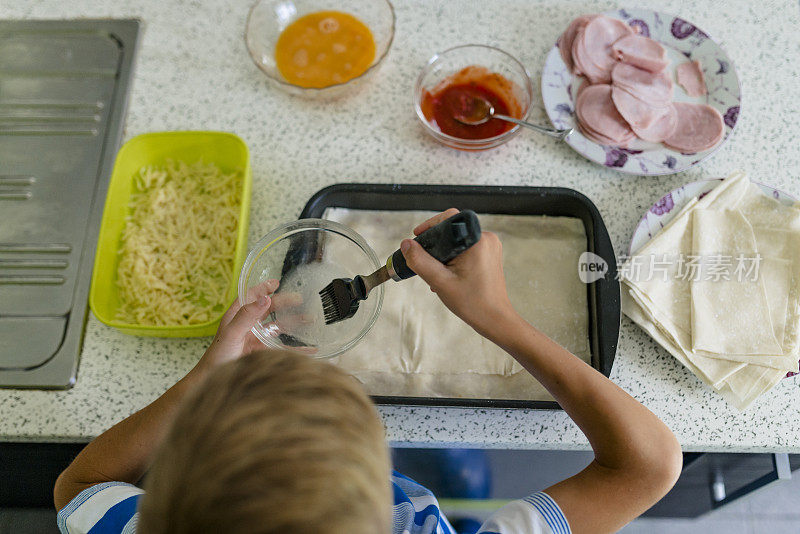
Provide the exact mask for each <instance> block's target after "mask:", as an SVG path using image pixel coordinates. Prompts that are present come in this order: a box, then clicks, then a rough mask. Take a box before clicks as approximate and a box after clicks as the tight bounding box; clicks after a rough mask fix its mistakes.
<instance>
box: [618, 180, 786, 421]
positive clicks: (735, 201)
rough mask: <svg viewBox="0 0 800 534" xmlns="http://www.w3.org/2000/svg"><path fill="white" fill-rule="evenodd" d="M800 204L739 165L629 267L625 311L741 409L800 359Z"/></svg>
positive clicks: (624, 272)
mask: <svg viewBox="0 0 800 534" xmlns="http://www.w3.org/2000/svg"><path fill="white" fill-rule="evenodd" d="M799 253H800V209H798V208H797V207H794V206H787V205H785V204H782V203H781V202H779V201H778V200H776V199H774V198H771V197H768V196H766V195H765V194H764V193H763V192H762V191H761V189H760V188H759V187H758V186H757V185H755V184H752V183H750V181H749V180H748V179H747V177H746V175H745V174H744V173H734V174H732V175H731V176H729V177H728V178H726V179H725V180H723V181H722V182H721V183H720V185H719V186H717V187H715V188H714V189H713V190H712V191H710V192H709V193H708V194H707V195H705V196H702V197H701V198H699V199H693V200H691V201H690V202H689V203H688V204H687V205H686V206H684V208H683V209H682V210H681V211H680V212H679V213H678V214H677V215H676V216H675V218H674V219H672V221H670V222H669V224H667V225H666V226H664V228H663V229H662V230H661V231H660V232H659V233H658V234H656V235H655V236H654V237H653V239H651V240H650V241H649V242H648V243H647V244H646V245H644V246H643V247H642V249H641V250H639V251H637V252H636V253H635V254H634V255H632V256H631V257H630V258H629V259H628V261H627V262H625V264H624V265H623V266H622V268H621V269H620V275H621V279H622V309H623V311H624V312H625V314H626V315H627V316H628V317H630V318H631V319H632V320H633V321H634V322H636V323H637V324H638V325H639V326H641V327H642V328H643V329H644V330H645V331H646V332H648V333H649V334H650V335H651V336H652V337H653V339H655V340H656V341H658V343H659V344H661V346H663V347H664V348H665V349H666V350H667V351H669V352H670V354H672V355H673V356H674V357H675V358H677V359H678V361H680V362H681V363H682V364H683V365H684V366H686V367H687V368H688V369H689V370H691V371H692V372H693V373H694V374H695V375H697V377H699V378H700V379H701V380H702V381H703V382H705V383H706V384H708V385H710V386H711V387H713V388H714V389H715V390H716V391H718V392H719V393H720V394H721V395H722V396H723V397H725V398H726V399H727V400H728V401H729V402H730V403H731V404H733V405H734V406H736V407H737V408H738V409H740V410H743V409H745V408H746V407H747V406H749V405H750V404H751V403H752V402H753V401H754V400H755V399H756V398H757V397H758V396H759V395H761V394H762V393H764V392H766V391H768V390H770V389H771V388H772V387H774V386H775V385H776V384H777V383H778V382H779V381H780V379H781V378H782V377H784V376H785V375H786V373H787V372H797V371H798V358H799V357H800V255H799Z"/></svg>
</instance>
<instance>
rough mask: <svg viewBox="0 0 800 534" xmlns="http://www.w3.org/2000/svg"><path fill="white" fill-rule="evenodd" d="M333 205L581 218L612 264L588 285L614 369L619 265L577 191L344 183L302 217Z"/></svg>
mask: <svg viewBox="0 0 800 534" xmlns="http://www.w3.org/2000/svg"><path fill="white" fill-rule="evenodd" d="M333 207H336V208H350V209H363V210H387V211H400V210H432V211H443V210H445V209H447V208H452V207H455V208H460V209H466V208H468V209H471V210H474V211H475V212H477V213H487V214H499V215H551V216H567V217H575V218H578V219H580V220H582V221H583V225H584V228H585V229H586V236H587V243H586V250H587V251H589V252H593V253H595V254H597V255H598V256H600V257H601V258H603V259H604V260H605V261H606V263H607V264H608V270H607V272H606V273H605V276H604V277H603V278H601V279H599V280H597V281H595V282H592V283H590V284H586V291H587V292H588V302H589V340H590V348H591V353H592V362H591V363H592V367H594V368H595V369H597V370H598V371H600V372H601V373H603V374H604V375H605V376H609V374H610V373H611V367H612V365H613V364H614V356H615V354H616V351H617V340H618V338H619V323H620V300H619V282H618V281H617V263H616V259H615V256H614V249H613V247H612V246H611V239H610V238H609V236H608V231H607V230H606V227H605V224H603V219H602V217H601V216H600V212H599V211H597V208H596V207H595V205H594V204H593V203H592V201H591V200H589V199H588V198H587V197H586V196H584V195H583V194H581V193H579V192H578V191H575V190H574V189H567V188H564V187H519V186H461V185H406V184H359V183H342V184H336V185H332V186H329V187H326V188H324V189H322V190H320V191H318V192H317V193H316V194H315V195H314V196H312V197H311V199H310V200H309V201H308V203H307V204H306V206H305V208H304V209H303V212H302V213H301V214H300V218H301V219H306V218H320V217H322V215H323V213H324V212H325V210H326V209H327V208H333ZM409 231H410V229H409ZM575 268H576V269H577V268H578V266H577V265H576V266H575ZM373 399H374V400H375V402H376V403H377V404H402V405H424V406H462V407H472V408H532V409H559V406H558V404H557V403H556V402H552V401H530V400H510V399H471V398H441V397H399V396H380V395H379V396H373Z"/></svg>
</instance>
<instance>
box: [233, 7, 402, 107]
mask: <svg viewBox="0 0 800 534" xmlns="http://www.w3.org/2000/svg"><path fill="white" fill-rule="evenodd" d="M394 26H395V14H394V8H393V7H392V4H391V3H390V2H389V1H388V0H348V1H346V2H341V1H336V0H260V1H259V2H257V3H256V4H254V5H253V7H252V8H251V9H250V14H249V15H248V17H247V27H246V30H245V43H246V45H247V50H248V52H249V53H250V57H251V58H252V59H253V62H254V63H255V64H256V66H257V67H258V68H259V69H261V71H262V72H263V73H264V74H266V75H267V78H268V79H269V80H271V81H272V82H274V83H275V84H276V85H277V86H278V87H280V88H281V89H283V90H285V91H287V92H289V93H291V94H294V95H298V96H303V97H307V98H326V99H327V98H336V97H339V96H343V95H345V94H348V93H350V92H352V91H353V90H355V89H356V88H359V87H361V86H362V85H364V83H365V82H366V81H367V80H368V79H369V78H371V77H372V75H373V74H374V73H375V72H376V71H377V70H378V68H379V66H380V65H381V63H382V62H383V59H384V58H385V57H386V54H387V53H388V52H389V48H390V47H391V45H392V40H393V39H394Z"/></svg>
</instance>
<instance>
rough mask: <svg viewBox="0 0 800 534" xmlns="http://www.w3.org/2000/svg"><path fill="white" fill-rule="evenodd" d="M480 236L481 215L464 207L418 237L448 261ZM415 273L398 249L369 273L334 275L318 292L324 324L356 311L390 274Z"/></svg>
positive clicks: (398, 276)
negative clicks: (364, 274) (338, 276)
mask: <svg viewBox="0 0 800 534" xmlns="http://www.w3.org/2000/svg"><path fill="white" fill-rule="evenodd" d="M480 238H481V226H480V223H479V222H478V216H477V215H475V212H474V211H472V210H464V211H462V212H459V213H457V214H455V215H453V216H452V217H450V218H448V219H445V220H444V221H442V222H440V223H439V224H437V225H436V226H433V227H431V228H429V229H427V230H425V231H424V232H422V233H421V234H420V235H418V236H417V237H416V239H415V241H416V242H417V243H419V244H420V245H422V248H424V249H425V250H426V251H427V252H428V253H429V254H430V255H431V256H433V257H434V258H436V259H437V260H439V261H440V262H442V263H447V262H449V261H450V260H452V259H453V258H455V257H456V256H458V255H459V254H461V253H462V252H464V251H465V250H467V249H468V248H470V247H471V246H472V245H474V244H475V243H477V242H478V240H479V239H480ZM416 274H417V273H415V272H414V271H413V270H411V268H409V266H408V265H407V264H406V258H405V256H403V253H402V252H401V251H400V250H399V249H398V250H396V251H395V252H394V254H392V255H391V256H389V258H388V259H387V260H386V265H384V266H383V267H381V268H380V269H378V270H377V271H375V272H374V273H372V274H370V275H367V276H361V275H358V276H356V277H355V278H337V279H335V280H334V281H333V282H331V283H330V284H328V285H327V286H325V288H324V289H322V291H320V292H319V295H320V297H321V298H322V310H323V312H324V314H325V324H333V323H336V322H338V321H343V320H345V319H349V318H350V317H352V316H353V315H355V313H356V311H358V303H359V302H361V301H362V300H365V299H366V298H367V297H368V296H369V293H370V291H372V290H373V289H374V288H375V287H377V286H379V285H380V284H382V283H384V282H386V281H387V280H389V279H390V278H391V279H392V280H394V281H395V282H399V281H400V280H405V279H407V278H411V277H412V276H414V275H416Z"/></svg>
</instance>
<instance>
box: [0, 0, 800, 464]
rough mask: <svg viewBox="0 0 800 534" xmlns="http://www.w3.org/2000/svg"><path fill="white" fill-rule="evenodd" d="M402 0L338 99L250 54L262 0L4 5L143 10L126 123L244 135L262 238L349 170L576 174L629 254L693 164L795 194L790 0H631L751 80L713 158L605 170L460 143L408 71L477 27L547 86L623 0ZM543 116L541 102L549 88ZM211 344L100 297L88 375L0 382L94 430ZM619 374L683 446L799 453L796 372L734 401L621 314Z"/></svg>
mask: <svg viewBox="0 0 800 534" xmlns="http://www.w3.org/2000/svg"><path fill="white" fill-rule="evenodd" d="M395 2H396V4H397V5H396V6H395V7H396V11H397V32H396V37H395V42H394V45H393V48H392V50H391V52H390V53H389V56H388V58H387V59H386V62H385V64H384V65H383V68H382V69H381V71H380V72H379V73H378V74H377V76H376V77H375V79H374V80H373V82H372V85H371V86H370V87H368V88H367V89H366V90H364V91H363V92H361V93H360V94H359V95H357V96H356V97H355V98H351V99H347V100H341V101H338V102H334V103H327V104H323V103H314V102H308V101H304V100H299V99H295V98H292V97H290V96H288V95H286V94H284V93H282V92H280V91H279V90H277V89H275V88H274V87H272V86H271V85H270V84H269V83H268V82H267V80H265V79H264V77H263V75H262V74H261V73H260V71H259V70H258V69H256V67H255V66H254V65H253V64H252V62H251V61H250V58H249V57H248V55H247V51H246V50H245V46H244V41H243V39H242V33H243V29H244V22H245V18H246V16H247V10H248V7H249V4H250V3H251V0H234V1H228V2H218V1H211V0H203V1H198V0H181V1H178V0H174V1H162V0H129V1H126V2H113V1H111V0H93V1H90V0H73V1H70V2H63V1H56V0H18V1H14V2H2V3H0V18H75V17H92V18H96V17H118V18H121V17H136V18H140V19H142V20H143V21H144V28H143V34H142V42H141V47H140V51H139V55H138V61H137V65H136V70H135V73H134V79H133V91H132V96H131V103H130V111H129V113H128V118H127V123H126V125H127V127H126V136H125V137H126V139H130V138H131V137H133V136H135V135H137V134H140V133H144V132H150V131H157V130H182V129H209V130H226V131H232V132H235V133H237V134H238V135H240V136H241V137H242V138H243V139H244V140H245V141H246V142H247V144H248V145H249V147H250V151H251V155H252V163H253V176H254V187H253V201H252V212H251V223H250V239H251V242H253V241H255V240H257V239H258V238H259V237H261V236H262V235H263V234H264V233H266V232H267V231H268V230H270V229H271V228H272V227H273V226H275V225H276V224H277V223H279V222H283V221H285V220H288V219H293V218H296V217H297V216H298V215H299V213H300V210H301V209H302V207H303V205H304V204H305V202H306V200H307V199H308V198H309V197H310V196H311V195H312V194H313V193H314V192H315V191H317V190H318V189H320V188H322V187H324V186H327V185H330V184H333V183H336V182H342V181H365V182H384V183H385V182H399V183H446V184H504V185H541V186H564V187H571V188H574V189H577V190H579V191H581V192H583V193H584V194H586V195H587V196H588V197H589V198H591V199H592V200H593V201H594V202H595V204H596V205H597V207H598V208H599V210H600V212H601V213H602V215H603V217H604V219H605V222H606V225H607V226H608V230H609V232H610V234H611V239H612V241H613V243H614V246H615V248H616V250H617V252H618V253H622V252H625V251H627V247H628V242H629V239H630V235H631V232H632V231H633V228H634V226H635V225H636V223H637V222H638V220H639V218H640V217H641V215H642V213H643V212H644V210H646V209H647V207H648V206H650V205H651V204H652V203H653V202H654V201H656V200H658V199H659V198H660V197H661V196H662V195H663V194H664V193H665V192H667V191H669V190H671V189H673V188H675V187H677V186H679V185H682V184H684V183H686V182H690V181H694V180H698V179H704V178H712V177H718V176H725V175H727V174H728V173H729V172H731V171H732V170H735V169H739V168H741V169H744V170H746V171H747V172H748V173H749V174H750V176H751V177H752V178H753V179H754V180H758V181H761V182H765V183H768V184H771V185H774V186H777V187H780V188H782V189H785V190H786V191H789V192H791V193H794V194H795V195H800V179H799V178H800V121H798V120H797V119H798V109H800V108H798V100H797V99H798V80H800V64H798V62H797V58H798V57H800V37H798V34H797V28H798V27H800V9H798V3H797V2H796V1H793V0H792V1H790V0H786V1H779V0H766V1H762V2H750V0H729V1H725V2H722V1H706V2H703V1H700V2H684V1H680V0H660V1H654V0H639V1H637V2H636V3H635V4H636V5H637V6H639V7H653V8H655V7H658V9H660V10H662V11H665V12H670V13H675V14H681V15H682V16H683V17H684V18H686V19H688V20H691V21H693V22H695V23H696V24H697V25H698V26H700V27H701V28H703V29H704V30H705V31H706V32H708V33H709V34H710V35H711V36H713V37H715V38H717V39H719V40H721V41H722V42H723V46H725V48H726V49H727V51H728V54H729V55H730V57H731V58H733V59H734V61H735V62H736V66H737V68H738V69H739V73H740V76H741V78H742V85H743V90H744V103H743V107H742V116H741V118H740V124H739V127H738V129H737V131H736V132H735V134H734V135H733V138H732V139H731V140H730V142H729V143H727V144H726V145H725V146H724V147H723V148H721V149H720V150H719V151H718V153H717V154H715V155H714V156H713V157H712V158H711V159H709V160H708V161H706V162H705V163H704V164H703V165H702V166H700V167H699V168H694V169H692V170H690V171H687V172H684V173H681V174H677V175H672V176H666V177H659V178H645V177H637V176H627V175H623V174H618V173H616V172H614V171H611V170H607V169H604V168H602V167H599V166H597V165H594V164H592V163H590V162H588V161H586V160H584V159H582V158H581V157H580V156H578V155H577V154H576V153H574V152H573V151H572V150H571V149H570V148H569V147H568V146H567V145H564V144H558V143H557V142H555V141H553V140H551V139H549V138H547V137H544V136H540V135H536V134H535V133H533V132H530V133H529V132H523V134H522V135H520V136H518V137H517V138H516V139H514V140H513V141H511V142H510V143H509V144H507V145H505V146H502V147H500V148H498V149H495V150H492V151H489V152H484V153H478V154H468V153H463V152H457V151H454V150H451V149H448V148H445V147H443V146H440V145H438V144H437V143H436V142H435V141H433V140H432V139H431V138H430V137H428V136H427V134H425V133H424V132H423V130H422V128H421V127H420V125H419V124H417V118H416V117H415V115H414V113H413V111H412V107H411V88H412V85H413V83H414V79H415V77H416V75H417V73H418V72H419V70H420V68H421V67H422V65H423V64H424V63H425V61H427V59H428V58H429V57H430V56H431V55H432V54H433V53H435V52H437V51H441V50H444V49H446V48H448V47H451V46H454V45H457V44H463V43H466V42H475V43H485V44H493V45H496V46H499V47H501V48H503V49H505V50H508V51H509V52H511V53H512V54H514V55H516V56H517V57H518V58H519V59H520V60H521V61H522V62H523V63H524V64H525V65H526V66H527V68H528V69H529V71H530V72H531V74H532V76H533V78H534V85H535V86H536V85H538V83H539V74H540V73H541V68H542V63H543V61H544V57H545V54H546V53H547V51H548V50H549V49H550V47H551V46H552V44H553V42H554V41H555V39H556V38H557V36H558V33H559V32H560V30H561V29H563V28H564V27H565V26H566V24H567V23H568V22H569V21H570V20H571V18H572V17H574V16H576V15H578V14H580V13H583V12H597V11H604V10H607V9H611V8H614V7H618V6H617V5H616V4H611V3H606V2H594V1H591V0H585V1H571V0H567V1H565V0H516V1H508V2H500V1H496V2H495V1H488V2H487V1H484V2H439V3H436V4H437V5H434V3H431V2H426V1H424V0H415V1H404V0H395ZM537 91H538V89H537ZM791 110H793V111H791ZM532 118H533V119H534V120H537V119H538V120H540V121H542V122H543V121H544V111H543V110H542V109H541V107H538V108H536V109H534V110H533V112H532ZM207 343H208V340H207V339H197V340H169V339H148V338H137V337H131V336H126V335H124V334H121V333H119V332H117V331H116V330H114V329H112V328H109V327H106V326H104V325H102V324H100V323H99V322H98V321H97V320H96V319H95V318H94V317H93V316H91V315H90V317H89V320H88V324H87V328H86V339H85V343H84V349H83V355H82V359H81V363H80V368H79V370H78V381H77V384H76V385H75V387H74V388H73V389H71V390H68V391H32V390H31V391H26V390H0V440H7V441H10V440H39V441H81V440H88V439H90V438H92V437H94V436H96V435H97V434H99V433H100V432H102V431H103V430H104V429H106V428H107V427H109V426H111V425H112V424H113V423H115V422H117V421H119V420H120V419H122V418H123V417H125V416H127V415H128V414H130V413H131V412H133V411H135V410H137V409H139V408H141V407H143V406H144V405H146V404H147V403H148V402H150V401H151V400H153V399H154V398H155V397H157V396H158V395H159V394H160V393H161V392H163V391H164V390H165V389H166V388H167V387H168V386H170V385H171V384H172V383H173V382H175V381H176V380H177V379H178V378H179V377H181V376H182V375H183V374H184V373H185V372H186V371H188V370H189V368H190V367H191V366H192V365H193V364H194V363H195V361H196V360H197V358H198V357H199V356H200V354H201V353H202V351H203V349H204V347H205V345H206V344H207ZM611 378H612V379H613V380H614V381H615V382H616V383H617V384H619V385H620V386H622V387H623V388H624V389H625V390H627V391H628V392H630V393H631V394H632V395H633V396H635V397H636V398H637V399H639V400H640V401H641V402H643V403H644V404H645V405H647V406H648V407H649V408H650V409H651V410H653V411H654V412H655V413H656V414H657V415H658V416H659V417H661V418H662V419H663V420H664V421H665V422H666V423H667V424H668V425H669V426H670V427H671V428H672V429H673V430H674V431H675V433H676V435H677V436H678V439H679V440H680V442H681V444H682V445H683V446H684V449H685V450H687V451H728V452H730V451H762V452H766V451H787V452H800V388H798V385H800V378H798V377H794V378H791V379H787V380H783V381H782V382H781V384H780V385H778V386H777V387H776V388H775V389H774V390H773V391H771V392H769V393H768V394H766V395H764V396H763V397H761V398H760V399H758V400H757V401H756V403H755V404H754V405H753V406H752V407H751V408H750V409H749V410H747V411H746V412H745V413H738V412H737V411H736V410H735V409H734V408H732V407H730V406H728V404H726V403H725V401H723V400H722V399H721V398H720V397H719V396H717V395H716V394H715V393H713V392H712V391H711V390H710V389H709V388H707V387H705V386H704V385H703V384H702V383H701V382H700V381H699V380H698V379H696V378H695V377H694V376H693V375H692V374H690V373H689V372H688V371H686V370H685V369H684V368H683V367H681V366H680V364H679V363H678V362H677V361H675V359H673V358H672V357H671V356H669V355H668V354H667V353H666V352H665V351H664V350H662V349H661V348H659V347H658V346H657V345H656V344H655V343H654V342H653V341H651V340H650V338H648V337H647V336H646V335H645V334H644V333H643V332H642V331H641V330H639V329H638V328H637V327H635V326H634V325H633V324H632V323H631V322H630V321H629V320H627V319H626V318H624V319H623V323H622V329H621V332H620V340H619V350H618V352H617V358H616V363H615V365H614V370H613V372H612V376H611ZM381 413H382V414H383V416H384V418H385V421H386V425H387V430H388V437H389V439H390V440H391V441H392V442H393V443H395V444H398V445H413V446H480V447H501V448H535V449H588V443H587V442H586V440H585V438H584V437H583V435H582V434H581V433H580V432H579V431H578V429H577V427H576V426H575V425H574V424H572V422H571V421H570V420H569V419H568V418H567V416H566V415H565V414H564V413H563V412H549V411H546V412H534V411H524V410H474V409H458V408H448V409H436V408H420V407H382V408H381Z"/></svg>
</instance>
